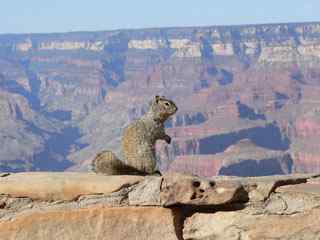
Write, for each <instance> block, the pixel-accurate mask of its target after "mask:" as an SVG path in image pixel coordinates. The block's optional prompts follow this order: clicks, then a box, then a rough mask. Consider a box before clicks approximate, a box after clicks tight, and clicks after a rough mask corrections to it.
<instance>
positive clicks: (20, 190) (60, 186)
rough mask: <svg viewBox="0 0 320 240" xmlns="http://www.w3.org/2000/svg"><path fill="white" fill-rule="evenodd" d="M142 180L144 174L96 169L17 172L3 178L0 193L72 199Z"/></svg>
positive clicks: (52, 198)
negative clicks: (104, 172) (100, 172)
mask: <svg viewBox="0 0 320 240" xmlns="http://www.w3.org/2000/svg"><path fill="white" fill-rule="evenodd" d="M141 180H143V177H142V176H104V175H97V174H94V173H75V172H61V173H58V172H29V173H17V174H11V175H9V176H7V177H3V178H0V194H8V195H10V196H13V197H29V198H31V199H40V200H44V201H56V200H66V201H69V200H74V199H77V198H78V197H79V196H82V195H89V194H109V193H112V192H115V191H118V190H120V189H121V188H123V187H128V186H131V185H134V184H137V183H138V182H139V181H141Z"/></svg>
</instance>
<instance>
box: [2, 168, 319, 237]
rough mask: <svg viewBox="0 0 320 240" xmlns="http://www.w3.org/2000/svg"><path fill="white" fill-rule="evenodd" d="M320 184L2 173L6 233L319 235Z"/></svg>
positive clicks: (288, 178) (280, 179)
mask: <svg viewBox="0 0 320 240" xmlns="http://www.w3.org/2000/svg"><path fill="white" fill-rule="evenodd" d="M27 183H28V184H27ZM319 187H320V175H311V174H309V175H301V174H300V175H283V176H272V177H255V178H239V177H215V178H211V179H203V178H199V177H196V176H191V175H182V174H168V175H165V176H162V177H158V176H147V177H140V176H116V177H114V176H112V177H110V176H103V175H95V174H87V173H70V174H69V173H50V172H47V173H21V174H2V175H1V177H0V228H1V231H0V238H1V239H4V240H6V239H8V240H9V239H17V240H24V239H35V240H37V239H39V240H40V239H48V240H50V239H148V240H152V239H170V240H171V239H172V240H175V239H178V240H182V239H208V240H209V239H241V238H243V239H248V240H254V239H275V238H277V239H318V238H319V236H320V228H319V226H320V225H319V224H318V221H317V220H318V218H319V217H320V212H319V206H320V200H319V197H320V195H319V194H320V192H319ZM266 229H268V231H266Z"/></svg>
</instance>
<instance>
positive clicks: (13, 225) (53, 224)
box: [0, 207, 181, 240]
mask: <svg viewBox="0 0 320 240" xmlns="http://www.w3.org/2000/svg"><path fill="white" fill-rule="evenodd" d="M179 224H180V214H179V211H178V210H170V209H164V208H151V207H144V208H89V209H81V210H71V211H50V212H42V213H34V214H30V215H27V216H21V217H18V218H16V219H14V220H12V221H2V222H0V229H1V231H0V239H2V240H9V239H15V240H30V239H33V240H43V239H46V240H51V239H52V240H65V239H70V240H73V239H74V240H81V239H83V240H88V239H90V240H91V239H92V240H95V239H96V240H102V239H119V240H121V239H123V240H130V239H132V240H133V239H141V240H153V239H154V240H158V239H164V240H177V239H180V237H179V234H180V233H179V232H177V229H181V226H180V225H179Z"/></svg>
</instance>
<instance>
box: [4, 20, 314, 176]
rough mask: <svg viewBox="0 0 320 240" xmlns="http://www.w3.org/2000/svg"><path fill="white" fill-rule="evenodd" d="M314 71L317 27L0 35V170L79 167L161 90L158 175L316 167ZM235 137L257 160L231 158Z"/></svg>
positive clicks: (114, 141)
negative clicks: (167, 141) (166, 114)
mask: <svg viewBox="0 0 320 240" xmlns="http://www.w3.org/2000/svg"><path fill="white" fill-rule="evenodd" d="M319 66H320V24H319V23H294V24H293V23H292V24H263V25H248V26H212V27H190V28H163V29H145V30H143V29H142V30H121V31H120V30H119V31H106V32H73V33H61V34H22V35H0V111H1V116H0V118H1V121H0V144H1V155H0V169H1V170H2V171H26V170H33V171H35V170H55V171H59V170H79V169H81V170H87V166H88V164H89V163H90V161H91V160H92V158H93V157H94V156H95V155H96V153H98V152H101V151H102V150H105V149H110V150H112V151H115V152H117V154H121V153H120V152H119V146H120V144H119V138H120V135H121V132H122V129H123V127H124V126H125V125H126V124H128V123H129V122H130V121H132V120H134V119H135V118H137V117H139V116H141V115H142V114H143V113H144V112H145V110H146V109H147V105H148V103H149V101H150V99H152V97H153V96H154V95H156V94H160V95H165V96H167V97H169V98H170V99H173V100H174V101H175V102H177V104H178V106H179V112H178V113H177V115H176V116H175V117H174V118H173V119H172V121H171V122H169V123H168V124H167V127H168V128H169V129H168V130H169V131H170V135H171V136H174V138H173V142H172V145H171V146H166V145H160V146H159V147H158V149H159V151H158V152H159V159H160V161H159V165H160V167H161V169H162V170H163V171H167V170H169V169H170V168H174V170H175V171H181V172H185V171H186V170H187V171H188V172H191V173H196V174H199V175H203V176H212V175H214V174H218V173H219V172H225V171H227V173H228V174H232V175H235V174H239V173H238V172H234V170H233V169H238V166H239V164H240V166H242V163H241V161H242V160H244V161H246V162H245V163H244V165H245V166H246V168H248V169H249V170H248V171H247V172H245V173H243V172H241V173H240V175H241V174H242V175H248V172H249V173H250V174H251V175H264V174H266V173H269V174H270V173H291V172H312V171H320V162H319V161H318V160H317V159H319V156H320V150H319V149H320V147H319V142H320V141H319V134H318V133H319V129H320V127H319V126H320V123H319V111H320V110H319V107H318V105H319V101H320V99H319V86H320V85H319V84H320V81H319V76H320V70H319V69H320V68H319ZM244 139H249V141H250V142H252V143H253V144H254V145H255V146H257V147H256V148H255V149H253V151H255V150H257V151H256V152H255V158H254V159H251V157H252V155H250V154H248V155H247V156H245V155H246V154H245V150H244V151H243V152H242V158H241V159H238V160H236V161H232V162H228V157H227V156H229V155H230V153H228V152H226V151H228V149H229V150H230V147H232V146H234V145H235V146H236V145H237V144H238V143H239V142H241V141H243V140H244ZM242 145H244V144H242ZM244 148H245V149H246V148H247V149H248V148H250V146H248V147H244ZM271 151H279V152H277V154H276V155H277V157H276V158H268V159H266V158H265V157H266V154H269V153H270V152H271ZM284 156H285V157H284ZM284 159H291V160H290V161H292V163H289V162H288V161H289V160H284ZM251 160H252V161H251ZM248 161H249V162H248ZM286 161H287V163H285V162H286ZM262 165H263V166H267V167H268V169H269V170H268V172H263V170H261V169H263V168H261V167H260V166H262ZM208 168H209V169H208Z"/></svg>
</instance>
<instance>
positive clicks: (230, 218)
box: [183, 209, 320, 240]
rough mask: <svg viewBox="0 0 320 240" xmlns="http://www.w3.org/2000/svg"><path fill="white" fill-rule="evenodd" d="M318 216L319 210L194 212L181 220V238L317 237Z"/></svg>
mask: <svg viewBox="0 0 320 240" xmlns="http://www.w3.org/2000/svg"><path fill="white" fill-rule="evenodd" d="M319 217H320V210H319V209H313V210H311V211H308V212H305V213H300V214H295V215H292V216H286V215H270V216H268V215H254V214H247V213H244V212H242V211H238V212H217V213H213V214H203V213H197V214H195V215H193V216H192V217H190V218H188V219H187V220H186V221H185V225H184V229H183V237H184V239H186V240H187V239H190V240H191V239H192V240H197V239H206V240H211V239H212V240H213V239H214V240H225V239H228V240H236V239H246V240H260V239H284V240H289V239H290V240H291V239H310V240H311V239H320V224H319V222H318V219H319Z"/></svg>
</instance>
